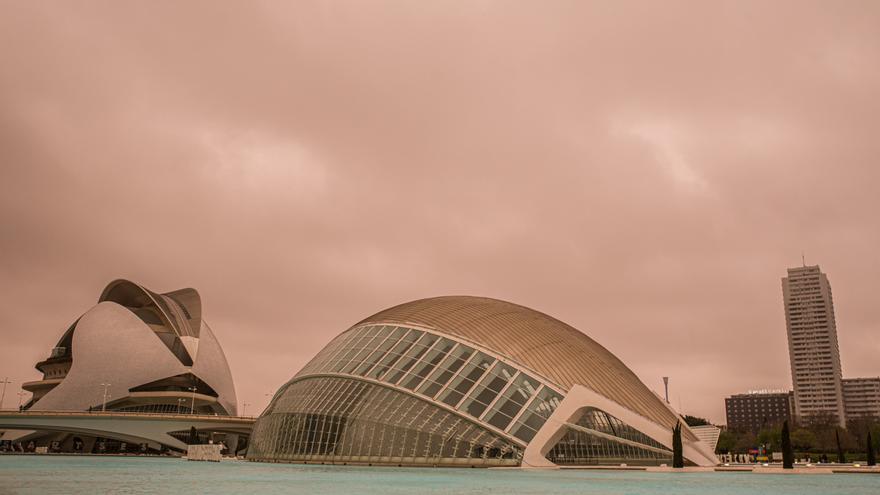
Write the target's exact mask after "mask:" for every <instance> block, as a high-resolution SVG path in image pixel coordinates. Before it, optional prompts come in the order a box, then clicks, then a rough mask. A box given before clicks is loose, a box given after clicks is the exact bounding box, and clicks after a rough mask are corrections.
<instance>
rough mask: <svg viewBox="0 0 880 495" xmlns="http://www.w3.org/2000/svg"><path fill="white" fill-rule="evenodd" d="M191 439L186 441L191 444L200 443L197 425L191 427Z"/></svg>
mask: <svg viewBox="0 0 880 495" xmlns="http://www.w3.org/2000/svg"><path fill="white" fill-rule="evenodd" d="M188 440H189V441H188V442H186V443H188V444H189V445H197V444H198V443H199V433H198V431H196V427H195V426H192V427H190V429H189V439H188Z"/></svg>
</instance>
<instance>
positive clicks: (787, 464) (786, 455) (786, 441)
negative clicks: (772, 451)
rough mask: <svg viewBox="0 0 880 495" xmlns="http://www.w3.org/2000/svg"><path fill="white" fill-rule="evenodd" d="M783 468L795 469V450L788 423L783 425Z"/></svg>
mask: <svg viewBox="0 0 880 495" xmlns="http://www.w3.org/2000/svg"><path fill="white" fill-rule="evenodd" d="M782 468H783V469H792V468H794V450H792V448H791V435H790V434H789V432H788V421H786V422H784V423H782Z"/></svg>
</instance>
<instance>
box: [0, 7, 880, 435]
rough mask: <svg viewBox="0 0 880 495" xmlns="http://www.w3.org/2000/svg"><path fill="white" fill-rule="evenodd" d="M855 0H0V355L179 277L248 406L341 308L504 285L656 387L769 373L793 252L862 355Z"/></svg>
mask: <svg viewBox="0 0 880 495" xmlns="http://www.w3.org/2000/svg"><path fill="white" fill-rule="evenodd" d="M878 60H880V3H878V2H876V1H841V2H829V1H822V2H808V1H804V0H797V1H792V2H783V1H776V2H766V1H760V2H748V1H737V2H709V1H692V2H675V1H663V2H638V3H628V2H621V1H607V2H586V1H571V2H565V1H555V0H554V1H532V2H514V1H497V2H496V1H471V2H459V1H437V2H413V1H405V0H400V1H397V2H380V1H375V0H371V1H368V2H363V1H352V2H309V1H296V2H281V1H279V2H253V1H248V2H240V3H234V2H215V1H205V2H191V1H190V2H120V1H107V2H90V1H76V2H60V1H58V2H33V1H24V0H22V1H9V0H0V184H2V194H0V226H2V229H0V294H2V298H0V378H2V377H3V376H7V375H8V376H9V377H10V380H12V381H14V382H15V383H14V384H13V385H12V386H11V387H10V389H9V391H8V392H7V398H6V401H7V402H6V405H7V406H9V405H14V403H15V402H17V400H18V398H17V397H16V396H15V395H14V392H16V391H18V387H19V386H20V383H21V382H22V381H28V380H35V379H38V378H39V377H40V374H39V373H38V372H37V371H36V370H34V369H33V365H34V364H35V363H36V362H37V361H38V360H40V359H43V358H45V357H47V355H48V352H49V350H50V348H51V347H52V346H53V345H54V344H55V342H56V341H57V339H58V338H59V337H60V335H61V333H62V332H63V331H64V330H65V329H66V328H67V327H68V326H69V325H70V324H71V323H72V322H73V321H74V320H75V319H76V318H77V317H78V316H80V315H81V314H82V313H83V312H85V311H86V310H88V309H89V308H90V307H91V306H92V305H94V303H95V302H96V300H97V298H98V296H99V295H100V292H101V290H102V289H103V287H104V286H105V285H106V284H107V283H108V282H110V281H111V280H113V279H116V278H129V279H131V280H134V281H136V282H138V283H140V284H142V285H145V286H146V287H148V288H150V289H152V290H154V291H159V292H167V291H170V290H174V289H178V288H182V287H194V288H196V289H197V290H198V291H199V292H200V294H201V296H202V300H203V303H204V306H205V313H204V314H205V318H206V320H207V321H208V322H209V324H210V325H211V327H212V328H213V330H214V332H215V333H216V334H217V336H218V338H219V339H220V342H221V344H222V345H223V347H224V349H225V351H226V355H227V357H228V359H229V363H230V366H231V368H232V373H233V376H234V378H235V380H236V384H237V391H238V397H239V402H248V403H249V404H251V405H250V406H248V412H256V411H257V410H262V408H263V407H264V406H265V405H266V403H267V402H268V397H266V395H265V394H269V393H273V392H274V391H275V390H276V388H277V387H278V386H279V385H280V384H282V383H283V382H285V381H286V380H288V379H289V378H290V377H291V376H293V374H294V373H296V371H298V370H299V368H300V367H301V366H302V365H303V364H304V363H305V362H306V361H307V360H308V359H309V358H310V357H311V356H312V355H313V354H315V353H316V352H317V351H318V350H319V349H320V348H321V347H322V346H323V345H324V344H325V343H326V342H328V341H329V340H330V339H331V338H332V337H333V336H335V335H336V334H338V333H339V332H341V331H343V330H345V329H346V328H348V327H349V326H350V325H351V324H353V323H354V322H356V321H358V320H360V319H361V318H363V317H365V316H367V315H370V314H372V313H374V312H376V311H379V310H381V309H384V308H386V307H388V306H392V305H395V304H398V303H401V302H405V301H409V300H413V299H418V298H423V297H429V296H437V295H448V294H470V295H481V296H489V297H495V298H500V299H505V300H509V301H512V302H515V303H518V304H522V305H525V306H528V307H531V308H535V309H537V310H540V311H543V312H545V313H548V314H550V315H552V316H555V317H557V318H559V319H561V320H563V321H565V322H567V323H569V324H571V325H573V326H574V327H576V328H578V329H580V330H582V331H583V332H584V333H586V334H587V335H589V336H591V337H592V338H593V339H595V340H596V341H598V342H599V343H601V344H602V345H604V346H605V347H607V348H608V349H609V350H611V352H613V353H615V354H616V355H617V356H618V357H620V358H621V359H622V360H623V361H624V362H625V363H626V364H627V365H629V367H630V368H632V369H633V371H635V373H636V374H637V375H638V376H639V377H641V379H642V380H643V381H644V382H645V383H646V384H647V385H648V386H649V387H650V388H652V389H653V390H656V391H662V381H661V377H662V376H664V375H668V376H670V377H671V387H670V388H671V399H672V402H673V405H674V406H676V407H679V406H680V407H681V408H682V410H683V412H685V413H689V414H696V415H700V416H706V417H709V418H710V419H711V420H713V421H716V422H722V423H723V422H724V421H725V418H724V405H723V398H724V397H725V396H726V395H729V394H733V393H739V392H744V391H746V390H748V389H755V388H786V389H789V388H790V387H791V377H790V373H789V363H788V353H787V347H786V337H785V319H784V314H783V308H782V291H781V284H780V278H781V277H782V276H784V275H785V269H786V268H787V267H790V266H798V265H800V264H801V253H802V252H804V253H806V262H807V263H808V264H819V265H820V266H821V267H822V269H823V271H825V272H826V273H828V276H829V278H830V281H831V284H832V287H833V289H834V298H835V300H834V302H835V308H836V311H837V324H838V332H839V339H840V349H841V355H842V360H843V372H844V376H850V377H852V376H877V375H880V305H878V297H880V296H878V280H880V249H878V248H880V218H878V214H880V160H878V157H880V64H878Z"/></svg>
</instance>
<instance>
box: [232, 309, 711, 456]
mask: <svg viewBox="0 0 880 495" xmlns="http://www.w3.org/2000/svg"><path fill="white" fill-rule="evenodd" d="M679 422H680V417H679V415H678V413H676V412H675V411H674V410H673V409H672V408H671V407H670V406H669V405H668V404H667V403H666V402H665V401H664V400H662V399H661V398H659V397H658V396H657V395H656V394H654V393H653V392H652V391H650V390H649V389H648V388H647V387H646V386H645V385H644V384H643V383H642V382H641V381H639V379H638V378H637V377H636V375H635V374H634V373H633V372H632V371H630V370H629V369H628V368H627V367H626V366H625V365H624V364H623V363H622V362H621V361H620V360H619V359H617V358H616V357H615V356H614V355H613V354H611V353H610V352H609V351H608V350H606V349H605V348H604V347H602V346H601V345H599V344H598V343H596V342H595V341H593V340H592V339H591V338H589V337H587V336H586V335H584V334H583V333H581V332H580V331H578V330H576V329H575V328H573V327H571V326H569V325H566V324H565V323H562V322H561V321H559V320H556V319H554V318H552V317H550V316H547V315H545V314H543V313H540V312H537V311H534V310H531V309H529V308H525V307H522V306H518V305H515V304H511V303H508V302H504V301H499V300H494V299H487V298H479V297H464V296H454V297H437V298H431V299H423V300H418V301H414V302H409V303H405V304H401V305H399V306H395V307H393V308H390V309H387V310H384V311H381V312H379V313H377V314H375V315H373V316H370V317H368V318H366V319H364V320H363V321H361V322H359V323H357V324H355V325H354V326H352V327H351V328H349V329H348V330H346V331H345V332H343V333H342V334H340V335H339V336H337V337H336V338H335V339H333V340H332V341H331V342H330V343H329V344H328V345H327V346H326V347H325V348H324V349H323V350H321V351H320V352H319V353H318V354H317V355H316V356H315V357H314V358H313V359H312V360H311V361H310V362H309V363H308V364H307V365H306V366H305V367H304V368H303V369H302V370H300V372H299V373H297V374H296V375H295V376H294V377H293V378H292V379H291V380H290V381H288V382H287V383H286V384H285V385H283V386H282V387H281V388H280V389H279V390H278V392H277V393H276V394H275V396H274V397H273V399H272V401H271V403H270V404H269V406H268V407H267V408H266V410H265V411H264V412H263V414H262V415H261V416H260V418H259V419H258V420H257V423H256V424H255V426H254V430H253V434H252V436H251V442H250V446H249V449H248V454H247V456H248V459H250V460H256V461H269V462H306V463H324V464H363V465H394V466H397V465H402V466H407V465H409V466H486V467H488V466H523V467H553V466H560V465H597V464H598V465H602V464H608V465H611V464H613V465H619V464H628V465H659V464H665V463H669V464H671V460H672V435H673V434H672V429H673V427H674V426H675V425H676V424H678V423H679ZM681 423H682V443H683V453H684V457H685V461H686V462H687V463H689V464H691V465H715V464H716V462H717V461H716V458H715V456H714V453H713V448H712V447H710V446H709V445H707V444H706V443H704V442H701V441H700V440H699V439H698V438H697V436H696V435H694V433H693V432H692V431H691V430H690V429H689V428H688V427H687V425H685V424H684V423H683V421H682V422H681Z"/></svg>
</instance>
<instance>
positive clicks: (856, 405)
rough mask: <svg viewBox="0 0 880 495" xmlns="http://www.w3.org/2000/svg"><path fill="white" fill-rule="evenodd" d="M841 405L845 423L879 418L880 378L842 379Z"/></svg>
mask: <svg viewBox="0 0 880 495" xmlns="http://www.w3.org/2000/svg"><path fill="white" fill-rule="evenodd" d="M843 405H844V409H845V410H846V419H847V421H849V420H853V419H862V418H866V417H875V418H880V377H871V378H844V379H843Z"/></svg>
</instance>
